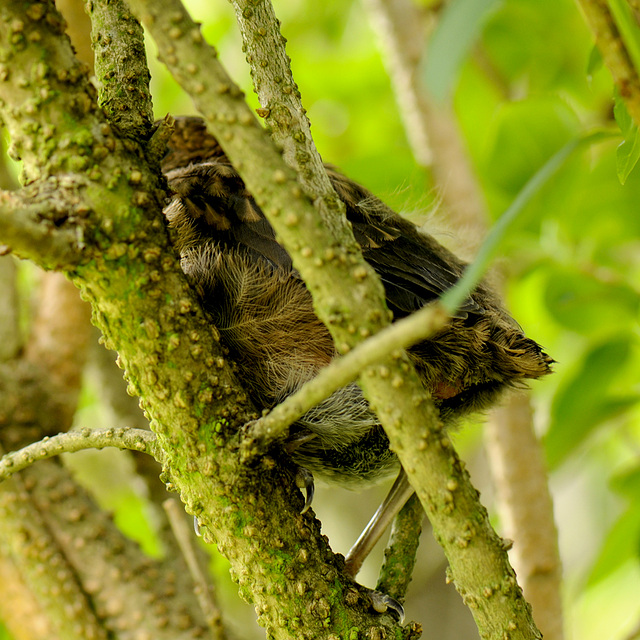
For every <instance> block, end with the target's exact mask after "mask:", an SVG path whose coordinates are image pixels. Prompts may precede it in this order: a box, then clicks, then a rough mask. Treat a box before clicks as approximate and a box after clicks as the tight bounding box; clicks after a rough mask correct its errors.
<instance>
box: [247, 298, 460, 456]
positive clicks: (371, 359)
mask: <svg viewBox="0 0 640 640" xmlns="http://www.w3.org/2000/svg"><path fill="white" fill-rule="evenodd" d="M448 319H449V315H448V313H447V312H446V311H445V310H444V309H443V308H442V307H441V306H440V305H437V304H436V305H429V306H428V307H424V308H423V309H421V310H420V311H417V312H416V313H414V314H412V315H410V316H407V317H406V318H403V319H402V320H398V321H397V322H395V323H394V324H392V325H389V326H388V327H386V328H385V329H383V330H382V331H380V332H379V333H376V335H375V336H373V337H371V338H368V339H367V340H365V341H364V342H361V343H360V344H359V345H358V346H356V347H355V348H354V349H353V350H352V351H350V352H349V353H347V355H345V356H342V357H341V358H338V359H336V360H334V361H333V362H331V364H329V365H327V366H326V367H325V368H323V369H321V370H320V372H319V373H318V375H317V376H316V377H315V378H313V379H312V380H310V381H309V382H307V383H306V384H305V385H304V386H303V387H302V388H301V389H300V390H299V391H297V392H296V393H294V394H293V395H291V396H289V397H288V398H286V399H285V400H284V401H283V402H281V403H280V404H279V405H276V406H275V407H274V408H273V409H272V410H271V411H270V412H269V413H268V414H267V415H266V416H264V417H262V418H260V419H259V420H257V421H256V422H254V423H253V424H252V425H251V427H250V428H249V430H248V431H247V434H246V438H245V440H244V441H243V445H244V446H245V447H247V449H249V447H250V450H247V451H246V453H247V454H248V455H256V454H258V453H259V452H263V451H264V450H266V449H267V448H268V446H269V444H271V443H272V442H274V441H275V440H278V439H281V438H283V437H285V436H286V430H287V428H288V427H289V426H291V425H292V424H293V423H294V422H295V421H296V420H298V419H299V418H300V417H302V416H303V415H304V414H305V413H306V412H307V411H309V410H310V409H312V408H313V407H315V406H316V405H317V404H319V403H320V402H322V401H323V400H325V399H326V398H328V397H329V396H330V395H331V394H332V393H333V392H334V391H337V390H338V389H340V388H342V387H344V386H345V385H347V384H349V383H350V382H353V381H354V380H355V379H357V378H358V376H359V375H360V374H361V373H362V371H363V370H364V369H367V368H368V367H371V366H372V365H374V364H376V363H379V362H380V361H382V360H385V359H386V358H388V357H389V356H390V355H391V354H393V353H394V352H399V351H400V350H402V349H406V348H408V347H410V346H412V345H414V344H416V343H417V342H420V341H421V340H425V339H426V338H428V337H430V336H432V335H433V334H435V333H436V332H437V331H438V330H439V329H441V328H442V327H443V326H444V325H445V324H446V322H447V321H448ZM254 447H255V448H254Z"/></svg>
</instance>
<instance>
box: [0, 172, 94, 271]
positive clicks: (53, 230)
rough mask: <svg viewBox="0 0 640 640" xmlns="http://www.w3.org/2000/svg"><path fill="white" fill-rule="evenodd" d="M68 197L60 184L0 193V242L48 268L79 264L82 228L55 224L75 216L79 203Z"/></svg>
mask: <svg viewBox="0 0 640 640" xmlns="http://www.w3.org/2000/svg"><path fill="white" fill-rule="evenodd" d="M69 195H70V197H69V198H65V195H64V190H63V189H60V188H59V184H58V183H57V181H49V182H45V183H43V184H42V183H41V184H39V185H37V186H36V185H32V186H30V187H27V188H25V189H22V190H21V191H2V192H0V242H1V243H4V244H5V245H7V246H8V247H9V248H10V249H11V251H13V252H14V253H15V254H16V255H17V256H19V257H21V258H30V259H33V260H35V261H36V262H37V263H38V264H40V265H42V266H43V267H44V268H47V269H60V270H61V269H69V268H71V267H73V266H75V265H76V264H78V262H79V261H80V259H81V257H82V247H83V239H82V236H81V234H80V233H78V232H79V229H69V228H63V229H60V228H59V225H57V224H56V222H59V221H61V220H65V219H66V218H68V217H69V216H70V215H73V214H74V209H76V207H77V205H78V201H77V198H73V197H71V194H69ZM76 213H77V211H76Z"/></svg>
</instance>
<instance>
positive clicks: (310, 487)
mask: <svg viewBox="0 0 640 640" xmlns="http://www.w3.org/2000/svg"><path fill="white" fill-rule="evenodd" d="M296 486H297V487H298V489H304V491H305V501H304V507H302V511H300V513H301V514H303V513H306V512H307V511H308V510H309V507H310V506H311V503H312V502H313V495H314V493H315V484H314V482H313V475H312V474H311V472H310V471H309V470H308V469H305V468H304V467H298V468H297V469H296Z"/></svg>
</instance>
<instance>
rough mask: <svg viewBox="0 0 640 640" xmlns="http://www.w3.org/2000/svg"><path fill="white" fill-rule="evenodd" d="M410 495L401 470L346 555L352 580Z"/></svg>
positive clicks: (405, 478) (404, 474)
mask: <svg viewBox="0 0 640 640" xmlns="http://www.w3.org/2000/svg"><path fill="white" fill-rule="evenodd" d="M412 494H413V488H412V487H411V485H410V484H409V480H408V479H407V474H406V473H405V472H404V469H402V468H401V469H400V473H399V474H398V477H397V478H396V480H395V482H394V483H393V486H392V487H391V490H390V491H389V493H388V494H387V497H386V498H385V499H384V500H383V502H382V504H381V505H380V506H379V507H378V510H377V511H376V512H375V513H374V514H373V517H372V518H371V520H370V521H369V524H368V525H367V526H366V527H365V529H364V531H363V532H362V533H361V534H360V537H359V538H358V539H357V540H356V543H355V544H354V545H353V546H352V547H351V549H350V550H349V553H348V554H347V557H346V564H347V573H348V574H349V575H350V576H351V577H352V578H355V576H356V575H357V574H358V571H360V567H362V563H363V562H364V560H365V558H366V557H367V556H368V555H369V553H370V552H371V550H372V549H373V547H374V546H375V544H376V543H377V542H378V540H380V537H381V536H382V534H383V533H384V532H385V531H386V529H387V527H388V526H389V525H390V524H391V521H392V520H393V519H394V518H395V517H396V515H397V514H398V512H399V511H400V509H402V507H403V506H404V504H405V503H406V501H407V500H408V499H409V498H410V497H411V496H412Z"/></svg>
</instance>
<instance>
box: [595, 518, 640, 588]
mask: <svg viewBox="0 0 640 640" xmlns="http://www.w3.org/2000/svg"><path fill="white" fill-rule="evenodd" d="M639 557H640V509H638V507H637V505H632V506H631V508H629V510H628V511H626V512H625V513H623V514H622V516H621V517H620V518H619V519H618V521H617V522H616V523H615V524H614V525H613V527H612V528H611V530H610V531H609V533H608V534H607V537H606V538H605V541H604V544H603V545H602V548H601V550H600V555H599V556H598V558H597V560H596V561H595V563H594V565H593V568H592V570H591V574H590V575H589V580H588V584H589V585H591V586H592V585H594V584H595V583H597V582H600V581H601V580H603V579H605V578H606V577H607V576H609V575H611V574H612V573H613V572H614V571H615V570H616V569H618V568H619V567H620V566H622V565H623V564H624V563H625V562H627V561H628V560H631V559H634V558H635V559H636V560H637V559H638V558H639Z"/></svg>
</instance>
